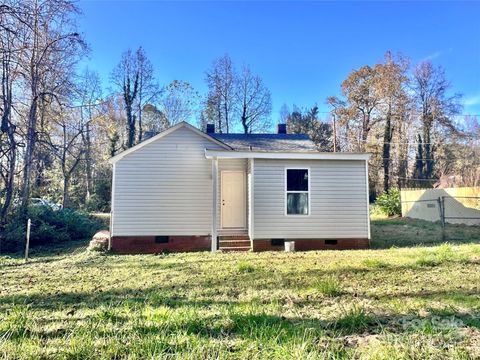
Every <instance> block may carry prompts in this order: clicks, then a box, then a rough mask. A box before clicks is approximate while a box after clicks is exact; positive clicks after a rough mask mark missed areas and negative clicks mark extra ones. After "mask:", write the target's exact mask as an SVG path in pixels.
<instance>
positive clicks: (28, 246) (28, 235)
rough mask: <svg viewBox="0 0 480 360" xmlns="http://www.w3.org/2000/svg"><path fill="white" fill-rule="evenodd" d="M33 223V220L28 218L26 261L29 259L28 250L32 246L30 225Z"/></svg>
mask: <svg viewBox="0 0 480 360" xmlns="http://www.w3.org/2000/svg"><path fill="white" fill-rule="evenodd" d="M31 225H32V220H30V219H28V220H27V243H26V244H25V261H28V250H29V248H30V227H31Z"/></svg>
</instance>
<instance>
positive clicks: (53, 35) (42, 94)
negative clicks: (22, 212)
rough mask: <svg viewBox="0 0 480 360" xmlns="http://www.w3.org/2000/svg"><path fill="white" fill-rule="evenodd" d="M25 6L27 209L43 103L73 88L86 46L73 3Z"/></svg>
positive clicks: (57, 0) (58, 0)
mask: <svg viewBox="0 0 480 360" xmlns="http://www.w3.org/2000/svg"><path fill="white" fill-rule="evenodd" d="M22 6H23V8H22V10H21V14H22V23H23V24H24V26H25V29H26V30H25V36H24V38H23V44H22V48H23V51H22V58H21V59H20V63H21V64H22V75H23V77H24V80H25V82H26V84H27V87H28V90H29V99H28V115H27V121H26V145H25V155H24V159H23V166H24V170H23V185H22V205H23V206H25V205H26V203H27V200H28V198H29V195H30V181H31V172H32V164H33V160H34V153H35V148H36V144H37V136H38V132H37V125H38V110H39V106H40V103H41V102H44V103H45V102H50V101H57V102H59V101H61V99H60V98H61V97H62V96H63V94H62V92H63V91H69V89H71V87H72V86H71V78H72V72H73V69H74V65H75V64H76V62H77V61H78V59H79V58H80V56H81V55H83V50H85V49H86V46H85V43H84V42H83V40H82V38H81V36H80V35H79V34H78V33H77V31H76V29H75V28H76V25H75V21H74V18H73V15H75V14H78V12H79V10H78V8H77V7H76V5H75V4H74V2H73V1H69V0H50V1H39V0H27V1H24V2H22Z"/></svg>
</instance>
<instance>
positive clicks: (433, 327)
mask: <svg viewBox="0 0 480 360" xmlns="http://www.w3.org/2000/svg"><path fill="white" fill-rule="evenodd" d="M381 221H382V223H381V224H378V223H376V222H375V223H374V224H373V225H372V233H373V234H374V236H376V238H374V244H376V247H377V248H379V247H380V244H383V247H384V248H385V249H373V250H361V251H316V252H294V253H284V252H281V253H227V254H222V253H216V254H210V253H197V254H168V255H157V256H155V255H132V256H116V255H102V254H99V253H88V252H86V251H85V247H86V244H82V247H79V244H78V243H77V244H72V245H71V246H70V247H69V248H65V249H60V248H57V249H54V250H52V251H50V252H45V251H42V250H40V249H37V250H35V251H33V252H32V260H31V261H30V262H29V263H26V264H25V263H24V262H23V260H21V259H20V258H18V257H8V256H0V358H5V359H39V358H48V359H50V358H53V359H92V358H95V359H96V358H100V359H123V358H128V359H146V358H158V359H164V358H167V359H177V358H185V359H203V358H210V359H218V358H220V359H244V358H248V359H277V358H278V359H351V358H353V359H359V358H360V359H424V358H425V359H426V358H428V359H473V358H478V357H480V349H479V347H478V343H479V341H480V244H478V241H476V240H475V238H474V237H473V238H470V239H469V238H467V239H462V240H460V241H459V242H453V241H451V242H450V243H448V244H437V243H438V241H437V243H436V242H435V239H434V238H430V239H425V238H420V239H419V240H420V241H419V242H420V243H425V244H428V246H413V247H403V248H399V247H398V246H399V245H401V243H400V244H399V242H398V241H399V240H398V239H396V238H394V236H393V235H390V236H389V238H380V237H379V236H378V235H379V234H380V232H379V228H381V230H382V231H384V230H386V229H388V227H389V226H390V227H391V228H392V229H393V230H392V234H395V233H396V231H397V230H398V229H397V227H398V226H400V227H403V226H405V225H407V226H408V228H413V229H414V230H415V231H416V230H418V231H424V230H425V231H428V226H427V229H424V228H423V226H426V225H424V224H423V223H419V224H418V226H415V225H416V224H417V223H415V222H411V221H403V220H401V219H398V220H392V221H391V224H390V225H389V224H388V221H387V220H381ZM402 221H403V223H402ZM402 229H403V228H402ZM402 231H403V230H402ZM465 231H471V230H470V229H466V230H465ZM397 235H398V234H397ZM398 236H399V235H398ZM411 237H412V238H413V236H411ZM412 238H408V239H409V241H407V245H410V244H411V242H412V241H413V239H412ZM389 239H390V241H391V243H390V244H389V242H388V241H389ZM426 240H429V241H428V242H427V241H426ZM467 242H470V243H467ZM74 245H76V247H75V246H74ZM389 245H390V246H389Z"/></svg>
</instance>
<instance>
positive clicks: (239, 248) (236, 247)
mask: <svg viewBox="0 0 480 360" xmlns="http://www.w3.org/2000/svg"><path fill="white" fill-rule="evenodd" d="M220 251H250V246H232V247H229V246H224V247H222V246H220Z"/></svg>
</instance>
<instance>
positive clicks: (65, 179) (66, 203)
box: [62, 175, 70, 209]
mask: <svg viewBox="0 0 480 360" xmlns="http://www.w3.org/2000/svg"><path fill="white" fill-rule="evenodd" d="M69 185H70V176H68V175H64V176H63V202H62V205H63V208H64V209H68V207H69V206H70V204H69V202H70V201H69V200H70V199H69V197H68V187H69Z"/></svg>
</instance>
